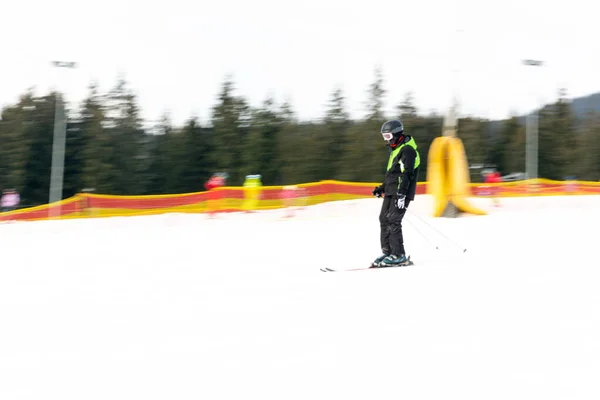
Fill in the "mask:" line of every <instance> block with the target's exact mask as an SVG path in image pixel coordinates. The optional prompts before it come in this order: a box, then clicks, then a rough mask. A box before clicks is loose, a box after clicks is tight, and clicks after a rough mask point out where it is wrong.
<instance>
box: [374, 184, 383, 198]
mask: <svg viewBox="0 0 600 400" xmlns="http://www.w3.org/2000/svg"><path fill="white" fill-rule="evenodd" d="M372 193H373V196H375V197H381V195H382V194H383V188H382V187H381V186H377V187H376V188H375V189H373V192H372Z"/></svg>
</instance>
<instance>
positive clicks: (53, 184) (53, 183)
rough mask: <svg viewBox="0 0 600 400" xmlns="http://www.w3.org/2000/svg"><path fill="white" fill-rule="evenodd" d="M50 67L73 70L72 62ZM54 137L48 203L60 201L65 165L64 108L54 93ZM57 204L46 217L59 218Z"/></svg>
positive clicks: (55, 62)
mask: <svg viewBox="0 0 600 400" xmlns="http://www.w3.org/2000/svg"><path fill="white" fill-rule="evenodd" d="M52 65H53V66H54V67H57V68H75V65H76V64H75V63H74V62H64V61H53V62H52ZM54 107H55V108H54V135H53V139H52V167H51V170H50V198H49V203H50V204H52V203H55V202H58V201H60V200H62V191H63V177H64V164H65V147H66V139H67V122H66V118H65V106H64V102H63V99H62V96H61V95H60V94H59V93H58V90H57V91H56V102H55V106H54ZM60 211H61V207H60V205H59V204H57V205H54V206H52V205H51V206H50V207H49V209H48V217H49V218H52V217H58V216H60Z"/></svg>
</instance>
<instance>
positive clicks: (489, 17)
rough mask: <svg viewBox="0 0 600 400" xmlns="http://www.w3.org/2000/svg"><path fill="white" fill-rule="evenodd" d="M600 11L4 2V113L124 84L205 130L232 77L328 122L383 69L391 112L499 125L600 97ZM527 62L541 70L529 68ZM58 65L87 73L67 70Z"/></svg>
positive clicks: (439, 0)
mask: <svg viewBox="0 0 600 400" xmlns="http://www.w3.org/2000/svg"><path fill="white" fill-rule="evenodd" d="M599 8H600V6H598V5H596V2H594V1H591V0H571V1H569V2H564V1H560V2H559V1H552V0H550V1H548V0H545V1H541V0H519V1H514V0H503V1H497V0H486V1H477V0H411V1H405V0H393V1H382V0H368V1H356V2H352V1H350V0H318V1H317V0H302V1H295V2H291V1H281V0H253V1H246V0H218V1H212V0H200V1H192V0H187V1H183V0H170V1H167V2H165V1H158V0H156V1H154V0H146V1H141V0H118V1H115V0H104V1H101V2H97V1H94V2H90V1H85V0H84V1H82V0H53V1H46V0H29V1H10V2H4V3H3V4H2V6H1V7H0V14H1V16H2V18H1V20H2V23H0V38H1V39H2V47H1V48H2V57H1V62H0V105H7V104H10V103H13V102H15V101H16V100H17V98H18V96H19V94H21V93H23V92H24V91H25V90H26V89H27V88H29V87H32V86H35V87H36V88H37V90H38V92H39V93H40V94H44V93H46V91H47V90H48V88H50V87H53V86H56V87H58V88H59V89H60V90H62V91H65V92H66V93H67V95H68V98H69V99H70V100H73V101H80V100H81V99H82V98H83V97H84V96H85V94H86V92H87V86H88V85H89V83H90V82H91V81H92V80H96V81H97V82H98V83H99V85H100V87H101V89H102V90H103V91H104V90H108V89H109V88H110V87H111V86H112V85H114V83H115V81H116V79H117V77H118V76H119V75H120V74H122V75H123V76H125V78H126V79H127V80H128V82H130V84H131V86H132V88H133V89H134V91H135V93H136V94H137V95H138V96H139V101H140V104H141V106H142V108H143V116H144V118H145V119H147V120H154V119H157V118H158V117H159V116H160V115H161V114H162V113H163V112H165V111H169V112H170V114H171V116H172V118H173V120H174V122H175V123H177V124H179V123H181V122H182V121H184V120H185V119H187V118H188V117H190V116H192V115H195V116H197V117H199V118H200V121H201V122H203V123H205V122H206V121H207V119H208V118H209V116H210V109H211V107H212V106H213V105H214V104H215V102H216V95H217V93H218V90H219V87H220V85H221V83H222V82H223V79H224V77H225V75H226V74H232V76H233V79H234V81H235V83H236V87H237V90H236V92H237V94H239V95H243V96H244V97H246V98H247V99H248V100H249V101H250V103H251V104H253V105H259V104H260V103H261V102H262V101H263V100H264V99H265V98H266V96H267V95H273V96H274V97H275V98H276V100H277V101H279V102H281V101H283V100H284V99H286V98H289V99H290V101H291V102H292V104H293V106H294V109H295V110H296V111H297V113H298V116H299V117H300V118H302V119H313V118H314V119H316V118H320V117H322V114H323V112H324V110H325V104H326V103H327V101H328V99H329V96H330V93H331V92H332V90H333V89H334V88H335V87H336V86H341V87H342V88H343V89H344V91H345V94H346V96H347V98H348V106H349V111H350V113H351V115H352V116H353V117H356V118H359V117H362V116H363V115H364V108H363V105H364V102H365V101H366V99H367V95H366V90H367V88H368V86H369V84H370V83H371V82H372V81H373V71H374V68H375V66H377V65H380V66H381V67H382V70H383V73H384V78H385V85H386V89H387V90H388V95H387V97H386V107H387V109H388V110H389V112H390V113H391V112H392V110H393V109H394V106H395V105H396V104H397V103H398V102H400V101H401V100H402V98H403V97H404V94H405V93H406V92H407V91H409V90H410V91H413V92H414V93H415V100H416V103H417V106H418V107H419V109H420V110H421V111H424V112H425V111H428V110H431V109H435V110H438V111H440V112H444V111H445V110H446V109H447V107H448V106H449V104H450V102H451V98H452V94H453V92H456V93H457V94H458V96H459V98H460V101H461V112H462V113H463V114H465V113H467V114H475V115H478V116H482V117H487V118H501V117H505V116H506V115H508V113H509V112H510V111H511V110H516V111H523V110H528V109H530V108H531V107H532V106H533V105H535V104H536V102H537V103H539V102H542V101H550V100H552V99H553V98H554V97H555V94H556V92H557V89H558V88H559V87H560V86H564V87H566V88H567V89H568V93H569V96H570V97H575V96H581V95H585V94H590V93H594V92H597V91H600V44H599V43H600V42H599V40H598V38H600V24H598V9H599ZM524 58H533V59H541V60H543V61H545V62H546V64H545V66H543V67H540V68H536V67H524V66H523V65H521V60H522V59H524ZM51 60H68V61H76V62H78V63H79V68H78V69H77V70H72V71H70V70H61V71H59V70H57V69H55V68H52V67H51V66H50V61H51Z"/></svg>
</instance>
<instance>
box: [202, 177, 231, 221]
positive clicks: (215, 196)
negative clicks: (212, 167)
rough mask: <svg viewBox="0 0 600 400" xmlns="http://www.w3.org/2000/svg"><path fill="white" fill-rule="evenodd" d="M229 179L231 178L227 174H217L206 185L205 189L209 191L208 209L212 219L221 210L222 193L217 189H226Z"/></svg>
mask: <svg viewBox="0 0 600 400" xmlns="http://www.w3.org/2000/svg"><path fill="white" fill-rule="evenodd" d="M227 178H229V174H227V172H217V173H215V174H213V176H211V177H210V179H209V180H208V181H207V182H206V183H205V184H204V188H205V189H206V190H207V191H208V196H207V207H206V208H207V211H208V213H209V215H210V216H211V217H213V216H214V214H215V212H217V210H218V209H219V199H220V193H219V191H218V190H215V189H217V188H220V187H224V186H225V185H226V184H227Z"/></svg>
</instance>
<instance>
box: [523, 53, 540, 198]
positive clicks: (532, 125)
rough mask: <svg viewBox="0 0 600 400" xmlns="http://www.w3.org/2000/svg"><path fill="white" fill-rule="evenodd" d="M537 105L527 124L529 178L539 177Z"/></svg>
mask: <svg viewBox="0 0 600 400" xmlns="http://www.w3.org/2000/svg"><path fill="white" fill-rule="evenodd" d="M523 65H525V66H530V67H540V66H542V65H543V62H542V61H540V60H523ZM536 107H537V102H536ZM536 107H534V108H533V110H532V111H531V113H530V114H529V115H527V123H526V125H525V135H526V140H525V142H526V143H525V173H526V177H527V179H537V178H538V113H537V110H536ZM530 189H531V186H530Z"/></svg>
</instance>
